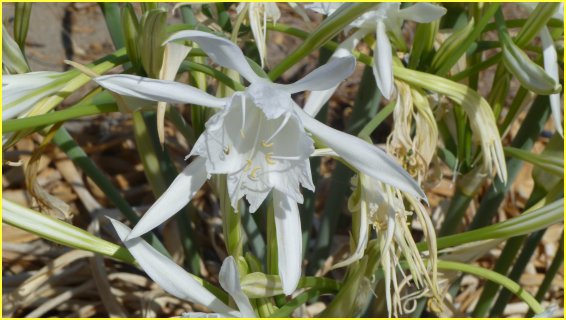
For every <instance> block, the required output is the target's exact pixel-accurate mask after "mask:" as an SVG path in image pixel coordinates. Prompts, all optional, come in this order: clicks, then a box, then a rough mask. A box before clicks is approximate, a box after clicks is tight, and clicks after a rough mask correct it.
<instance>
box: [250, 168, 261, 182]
mask: <svg viewBox="0 0 566 320" xmlns="http://www.w3.org/2000/svg"><path fill="white" fill-rule="evenodd" d="M259 170H261V167H255V168H253V170H252V172H250V179H256V178H257V176H256V175H257V172H258V171H259Z"/></svg>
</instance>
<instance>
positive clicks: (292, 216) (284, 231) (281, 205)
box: [273, 190, 303, 295]
mask: <svg viewBox="0 0 566 320" xmlns="http://www.w3.org/2000/svg"><path fill="white" fill-rule="evenodd" d="M273 209H274V212H275V230H276V233H277V262H278V266H279V276H280V277H281V284H282V286H283V292H284V293H285V294H286V295H291V294H292V293H293V292H294V291H295V289H297V285H298V284H299V280H300V279H301V270H302V263H301V262H302V256H303V254H302V247H303V246H302V243H301V241H302V239H303V238H302V233H301V218H300V216H299V208H298V207H297V203H296V202H295V201H294V200H293V199H292V198H290V197H288V196H287V195H285V194H284V193H282V192H279V191H277V190H273Z"/></svg>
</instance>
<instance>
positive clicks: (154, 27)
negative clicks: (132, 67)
mask: <svg viewBox="0 0 566 320" xmlns="http://www.w3.org/2000/svg"><path fill="white" fill-rule="evenodd" d="M166 21H167V11H165V10H161V9H155V10H150V11H147V12H146V13H145V14H144V15H143V17H142V22H141V36H140V37H139V41H140V54H141V61H142V65H143V68H144V70H145V72H146V73H147V74H148V76H150V77H151V78H155V79H157V78H159V71H160V70H161V65H162V63H163V51H164V50H165V49H164V47H163V42H165V40H166V37H167V33H166V27H167V26H166Z"/></svg>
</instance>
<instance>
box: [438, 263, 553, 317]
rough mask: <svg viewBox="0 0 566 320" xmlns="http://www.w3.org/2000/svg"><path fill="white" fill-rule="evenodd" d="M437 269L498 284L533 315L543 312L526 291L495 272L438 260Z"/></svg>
mask: <svg viewBox="0 0 566 320" xmlns="http://www.w3.org/2000/svg"><path fill="white" fill-rule="evenodd" d="M438 269H441V270H453V271H461V272H465V273H469V274H472V275H475V276H477V277H481V278H485V279H487V280H490V281H493V282H496V283H499V284H500V285H502V286H503V287H505V288H506V289H507V290H509V291H511V292H512V293H514V294H515V295H517V297H519V298H520V299H521V300H523V301H524V302H525V303H526V304H527V305H528V306H529V308H531V309H532V310H533V311H534V312H535V313H537V314H538V313H542V312H543V311H544V309H543V307H542V306H541V305H540V304H539V303H538V301H536V299H535V298H534V297H533V296H531V295H530V294H529V293H528V292H527V291H526V290H523V288H521V286H520V285H519V284H518V283H516V282H515V281H513V280H511V279H509V278H507V277H505V276H503V275H501V274H499V273H497V272H494V271H491V270H488V269H484V268H481V267H477V266H474V265H470V264H467V263H460V262H454V261H442V260H438Z"/></svg>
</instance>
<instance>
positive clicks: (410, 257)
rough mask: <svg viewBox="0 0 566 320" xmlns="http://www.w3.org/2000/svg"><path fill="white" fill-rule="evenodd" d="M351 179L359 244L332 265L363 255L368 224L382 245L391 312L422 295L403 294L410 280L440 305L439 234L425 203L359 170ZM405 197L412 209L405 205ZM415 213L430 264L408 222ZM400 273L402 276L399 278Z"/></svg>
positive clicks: (387, 297)
mask: <svg viewBox="0 0 566 320" xmlns="http://www.w3.org/2000/svg"><path fill="white" fill-rule="evenodd" d="M352 181H353V184H354V186H355V190H354V193H353V194H352V196H351V197H350V199H349V201H348V208H349V210H350V211H352V212H353V213H356V214H359V215H360V219H359V225H358V226H357V227H358V228H359V229H358V230H357V235H358V239H356V240H357V241H356V244H357V245H356V248H355V249H354V251H353V253H352V255H351V256H350V257H348V258H347V259H345V260H343V261H341V262H339V263H337V264H336V265H334V266H333V268H338V267H344V266H347V265H349V264H351V263H352V262H354V261H357V260H359V259H360V258H362V257H363V254H364V250H365V248H366V246H367V243H368V239H369V228H368V225H369V226H371V227H373V229H374V230H375V231H376V233H377V240H378V243H379V246H380V254H381V255H380V260H379V263H380V264H381V267H382V269H383V272H384V277H385V300H386V303H387V310H388V313H389V316H391V315H394V316H395V317H397V316H398V315H399V312H400V311H402V310H404V309H405V307H404V306H403V302H404V301H408V300H412V299H416V298H418V296H419V295H418V294H416V295H415V293H412V294H409V295H406V296H402V289H403V287H404V285H405V284H406V283H407V282H409V281H411V282H412V283H414V284H415V285H416V288H417V290H418V292H422V293H426V294H427V295H430V296H432V298H433V300H434V303H435V305H436V306H437V308H441V307H442V298H441V296H440V289H439V287H438V281H437V270H436V259H437V252H436V235H435V231H434V226H433V225H432V221H431V220H430V217H429V216H428V213H427V212H426V209H425V208H424V206H423V205H422V204H421V203H420V202H419V201H418V200H417V199H415V198H414V197H413V196H411V195H408V194H403V193H402V192H400V191H399V190H395V189H394V188H392V187H389V186H386V185H383V184H382V183H381V182H379V181H377V180H375V179H373V178H372V177H368V176H366V175H364V174H359V175H358V176H357V177H354V178H353V179H352ZM403 199H405V200H406V201H407V203H408V204H409V205H410V207H411V210H407V209H406V207H405V204H404V201H403ZM413 214H415V215H416V219H415V221H419V223H420V224H421V225H422V226H423V231H424V234H425V238H426V240H427V242H428V245H429V254H428V256H429V263H428V266H427V265H426V264H425V262H424V261H423V258H422V257H421V253H420V252H419V250H418V249H417V245H416V243H415V240H414V239H413V236H412V234H411V230H410V229H409V226H408V217H409V216H411V215H413ZM401 257H402V258H403V259H404V260H405V261H407V264H408V267H409V274H408V275H407V274H405V273H404V272H403V270H402V268H401V267H400V265H399V260H400V258H401ZM398 271H400V272H398ZM399 275H400V276H401V277H402V279H398V277H399Z"/></svg>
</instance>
